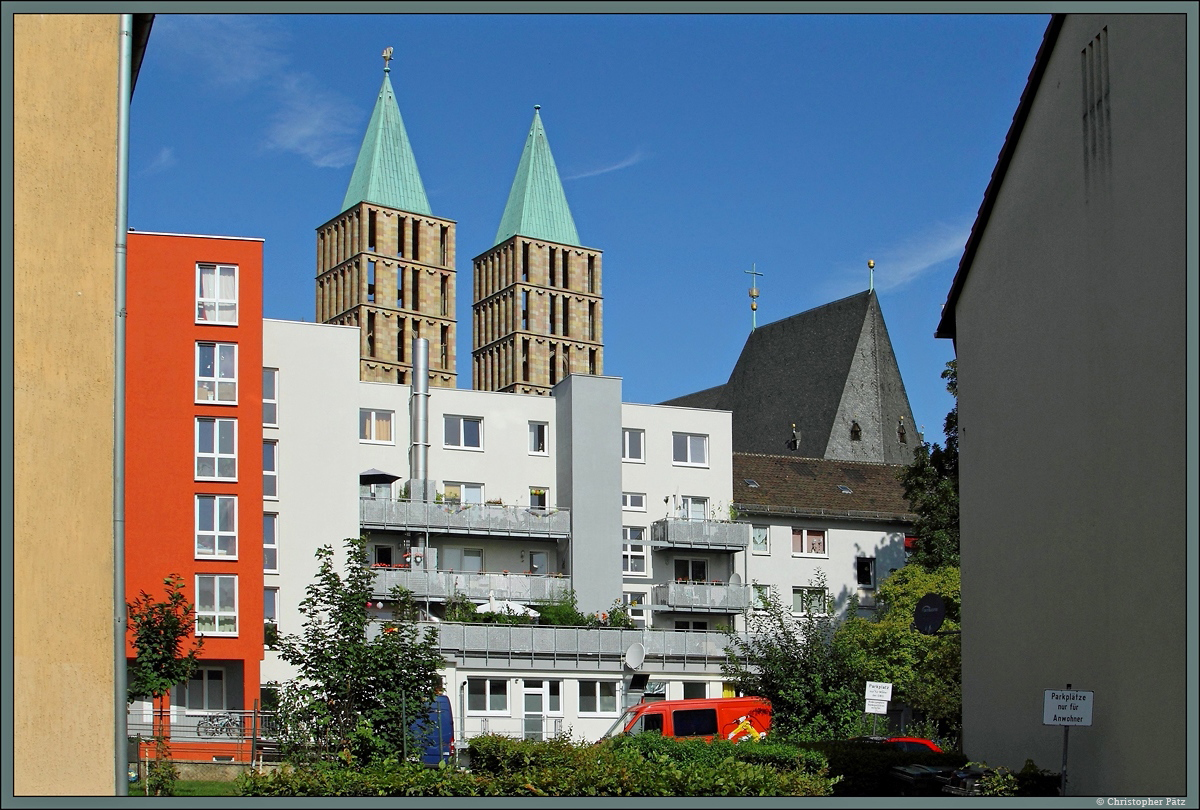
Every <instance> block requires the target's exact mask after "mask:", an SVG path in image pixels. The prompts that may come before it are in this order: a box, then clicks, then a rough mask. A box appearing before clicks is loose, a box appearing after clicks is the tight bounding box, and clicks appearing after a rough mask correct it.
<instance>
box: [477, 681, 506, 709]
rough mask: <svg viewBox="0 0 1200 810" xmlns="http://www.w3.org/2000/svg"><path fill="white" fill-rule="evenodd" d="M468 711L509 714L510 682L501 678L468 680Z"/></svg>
mask: <svg viewBox="0 0 1200 810" xmlns="http://www.w3.org/2000/svg"><path fill="white" fill-rule="evenodd" d="M467 711H469V712H477V713H480V714H508V681H506V680H504V679H501V678H467Z"/></svg>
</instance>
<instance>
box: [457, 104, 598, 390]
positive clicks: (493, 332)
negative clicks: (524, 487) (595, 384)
mask: <svg viewBox="0 0 1200 810" xmlns="http://www.w3.org/2000/svg"><path fill="white" fill-rule="evenodd" d="M539 110H540V107H534V112H533V124H532V125H531V126H530V128H529V135H528V137H527V138H526V140H525V148H524V150H523V151H522V153H521V160H520V163H519V164H518V165H517V174H516V177H515V178H514V179H513V184H512V190H511V191H510V192H509V195H508V204H507V205H505V207H504V215H503V216H502V217H501V219H500V228H499V230H497V232H496V241H495V244H494V245H493V247H492V248H491V249H490V250H488V251H486V252H484V253H482V254H480V255H479V256H477V257H476V258H475V259H474V271H475V272H474V280H475V298H474V303H473V305H472V318H473V323H472V333H473V344H472V352H471V359H472V369H471V384H472V387H473V388H476V389H480V390H486V391H509V392H516V393H522V394H548V393H550V389H551V388H552V387H553V386H554V385H555V384H556V383H558V382H559V381H561V380H562V379H563V378H565V377H566V376H567V375H568V374H571V373H573V372H574V373H582V374H603V371H604V343H603V333H602V330H601V307H602V298H601V296H600V289H601V288H600V251H599V250H596V249H594V248H586V247H583V246H582V244H581V243H580V241H579V234H578V233H577V232H576V230H575V221H574V220H573V219H572V218H571V209H570V208H569V207H568V206H567V198H566V195H565V194H564V193H563V187H562V181H561V180H560V179H559V176H558V169H557V168H555V165H554V157H553V156H552V155H551V154H550V144H549V143H548V142H547V140H546V131H545V129H544V128H543V127H542V118H541V114H540V113H539Z"/></svg>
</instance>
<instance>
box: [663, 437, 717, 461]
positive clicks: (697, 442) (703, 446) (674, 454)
mask: <svg viewBox="0 0 1200 810" xmlns="http://www.w3.org/2000/svg"><path fill="white" fill-rule="evenodd" d="M671 460H672V461H674V462H675V463H676V464H686V465H689V466H692V467H707V466H708V437H707V436H701V435H699V434H696V433H672V434H671Z"/></svg>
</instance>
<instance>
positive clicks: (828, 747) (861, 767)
mask: <svg viewBox="0 0 1200 810" xmlns="http://www.w3.org/2000/svg"><path fill="white" fill-rule="evenodd" d="M795 744H796V745H797V746H799V747H804V748H809V749H811V750H813V751H819V752H821V753H823V754H824V755H825V756H826V758H827V759H828V761H829V775H830V776H833V777H840V779H839V781H838V782H837V784H836V786H835V787H834V789H833V795H835V796H896V795H898V794H899V789H900V784H899V782H897V781H896V779H895V778H894V777H893V776H892V767H893V766H895V765H931V766H933V767H953V768H959V767H962V766H963V765H965V764H966V762H967V758H966V757H965V756H963V755H962V754H961V753H958V752H942V753H938V752H936V751H903V750H901V749H900V748H898V747H897V746H894V745H887V744H881V743H873V742H852V741H849V740H837V741H828V740H823V741H811V742H797V743H795Z"/></svg>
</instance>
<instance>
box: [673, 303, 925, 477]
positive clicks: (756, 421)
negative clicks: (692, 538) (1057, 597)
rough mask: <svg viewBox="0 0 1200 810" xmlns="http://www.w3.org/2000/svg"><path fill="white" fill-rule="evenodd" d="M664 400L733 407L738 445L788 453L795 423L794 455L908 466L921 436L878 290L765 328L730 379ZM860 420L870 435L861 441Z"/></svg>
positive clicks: (757, 331) (752, 336) (752, 340)
mask: <svg viewBox="0 0 1200 810" xmlns="http://www.w3.org/2000/svg"><path fill="white" fill-rule="evenodd" d="M856 359H857V360H858V362H857V363H856ZM662 404H664V405H683V406H688V407H693V408H713V409H717V410H727V411H731V412H732V413H733V449H734V450H735V451H736V452H743V453H767V454H770V453H784V452H788V448H787V442H788V440H789V439H791V436H792V425H793V424H795V425H796V427H797V429H798V430H799V432H800V443H799V447H798V448H797V449H796V450H795V451H794V452H795V453H796V455H797V456H805V457H808V458H850V459H856V460H869V461H877V462H886V463H908V462H909V461H911V459H912V447H914V446H915V444H916V442H917V441H918V439H917V435H916V434H917V432H916V430H914V429H913V424H912V421H913V419H912V408H911V406H910V405H909V402H908V395H907V394H906V393H905V390H904V382H903V381H902V380H901V378H900V370H899V368H898V366H897V364H896V358H895V354H894V353H893V351H892V346H891V341H890V339H889V338H888V334H887V327H886V325H885V324H884V322H883V314H882V313H881V312H880V309H879V300H878V298H877V296H876V295H875V294H874V293H873V292H870V291H867V292H861V293H858V294H856V295H852V296H849V297H847V298H843V299H841V300H839V301H834V302H832V303H830V304H825V305H823V306H820V307H816V308H814V309H810V310H808V311H807V312H801V313H799V314H798V315H793V316H791V317H789V318H784V319H782V320H779V321H775V322H774V323H769V324H765V325H764V326H760V327H759V328H758V329H755V330H754V331H753V332H751V333H750V337H749V338H747V340H746V344H745V346H744V347H743V348H742V353H741V355H740V356H739V357H738V361H737V364H736V365H735V366H734V368H733V372H732V373H731V374H730V375H729V381H728V382H727V383H725V385H721V386H715V387H713V388H709V389H706V390H704V391H698V392H696V393H694V394H688V395H686V396H682V397H677V398H675V399H672V400H668V401H667V402H664V403H662ZM856 419H857V420H858V421H859V422H860V424H861V426H862V427H863V429H864V434H863V439H864V441H862V442H854V443H853V444H851V443H850V441H849V438H848V437H849V429H850V424H851V422H852V421H854V420H856ZM901 419H903V420H904V422H905V425H906V429H907V431H908V433H907V438H908V444H903V445H902V444H900V443H899V441H898V439H897V430H896V428H897V425H898V424H899V422H900V420H901ZM835 431H836V433H835ZM831 439H832V441H831Z"/></svg>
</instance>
